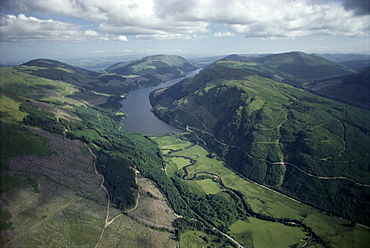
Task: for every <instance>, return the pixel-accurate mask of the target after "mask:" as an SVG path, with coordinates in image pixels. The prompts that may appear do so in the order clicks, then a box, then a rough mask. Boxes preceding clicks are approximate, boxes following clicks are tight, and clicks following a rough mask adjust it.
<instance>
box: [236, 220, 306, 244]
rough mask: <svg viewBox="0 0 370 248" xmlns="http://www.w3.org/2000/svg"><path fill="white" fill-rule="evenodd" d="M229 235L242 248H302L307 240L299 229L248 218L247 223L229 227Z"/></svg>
mask: <svg viewBox="0 0 370 248" xmlns="http://www.w3.org/2000/svg"><path fill="white" fill-rule="evenodd" d="M229 233H230V235H231V236H233V237H234V238H235V239H237V240H238V241H239V242H240V243H241V244H242V245H244V247H274V248H279V247H281V248H283V247H289V246H291V245H294V244H298V245H300V246H302V245H303V244H304V243H305V241H304V240H305V239H308V237H307V236H305V233H304V232H302V230H300V228H296V227H290V226H284V225H281V224H280V223H276V222H269V221H263V220H259V219H256V218H248V221H242V220H238V221H237V222H235V223H234V224H233V225H232V226H231V227H230V232H229Z"/></svg>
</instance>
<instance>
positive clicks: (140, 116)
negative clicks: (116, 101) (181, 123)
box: [120, 69, 201, 135]
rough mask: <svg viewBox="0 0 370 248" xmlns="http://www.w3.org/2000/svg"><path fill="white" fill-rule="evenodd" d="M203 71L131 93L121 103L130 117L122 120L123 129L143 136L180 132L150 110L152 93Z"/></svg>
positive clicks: (196, 71) (123, 110)
mask: <svg viewBox="0 0 370 248" xmlns="http://www.w3.org/2000/svg"><path fill="white" fill-rule="evenodd" d="M200 70H201V69H198V70H195V71H192V72H189V73H188V74H186V76H184V77H181V78H176V79H172V80H168V81H166V82H164V83H161V84H159V85H157V86H154V87H148V88H143V89H138V90H135V91H132V92H130V94H128V96H127V97H126V98H125V99H124V100H122V101H121V104H122V105H123V106H122V108H121V109H120V110H121V111H122V112H124V113H126V114H128V115H129V116H128V117H126V118H124V119H123V120H122V123H123V127H122V129H123V130H125V131H130V132H137V133H141V134H143V135H160V134H165V133H171V132H180V131H179V130H177V129H176V128H174V127H172V126H170V125H168V124H167V123H165V122H163V121H161V120H160V119H158V118H157V117H156V116H155V115H154V114H153V113H152V112H151V111H150V109H151V108H152V106H151V105H150V102H149V94H150V92H152V91H154V90H156V89H159V88H164V87H168V86H171V85H174V84H175V83H178V82H180V81H181V80H183V79H184V78H187V77H191V76H194V75H196V74H197V73H198V72H199V71H200Z"/></svg>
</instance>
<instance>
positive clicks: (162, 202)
mask: <svg viewBox="0 0 370 248" xmlns="http://www.w3.org/2000/svg"><path fill="white" fill-rule="evenodd" d="M137 182H138V185H139V188H140V197H139V202H138V206H137V208H135V209H134V210H132V211H130V212H128V213H127V215H128V216H129V217H131V218H133V219H134V220H137V221H139V222H140V223H142V224H144V225H146V226H149V227H153V228H156V229H161V230H166V231H170V232H173V231H174V228H173V227H172V222H173V221H174V220H175V219H176V216H175V214H174V212H173V210H172V209H171V208H170V207H169V205H168V202H167V201H166V198H165V197H164V196H163V194H162V193H161V192H160V191H159V189H158V188H157V187H156V185H155V184H154V182H153V181H151V180H149V179H147V178H143V177H138V178H137Z"/></svg>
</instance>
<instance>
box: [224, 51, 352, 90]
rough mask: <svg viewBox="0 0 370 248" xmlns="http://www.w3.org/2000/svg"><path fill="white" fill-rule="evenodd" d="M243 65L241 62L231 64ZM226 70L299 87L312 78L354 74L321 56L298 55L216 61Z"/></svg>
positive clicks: (234, 57)
mask: <svg viewBox="0 0 370 248" xmlns="http://www.w3.org/2000/svg"><path fill="white" fill-rule="evenodd" d="M233 61H234V62H243V63H234V65H233ZM217 63H218V64H221V63H222V64H225V65H226V66H228V67H232V68H238V69H243V70H248V71H253V73H256V74H258V75H260V76H263V77H266V78H270V79H273V80H275V81H279V82H283V83H287V84H290V85H293V86H296V87H302V83H304V82H307V81H312V80H315V79H322V78H326V77H332V76H341V75H346V74H350V73H353V72H354V71H352V70H350V69H348V68H346V67H344V66H342V65H339V64H337V63H334V62H332V61H329V60H326V59H324V58H322V57H319V56H315V55H309V54H306V53H302V52H289V53H281V54H269V55H259V56H241V55H236V54H233V55H230V56H227V57H225V58H223V59H221V60H219V61H218V62H217Z"/></svg>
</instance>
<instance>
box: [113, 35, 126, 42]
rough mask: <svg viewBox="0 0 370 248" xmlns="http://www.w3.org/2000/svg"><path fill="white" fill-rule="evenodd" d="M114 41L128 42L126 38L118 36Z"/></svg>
mask: <svg viewBox="0 0 370 248" xmlns="http://www.w3.org/2000/svg"><path fill="white" fill-rule="evenodd" d="M114 40H118V41H128V39H127V37H126V36H124V35H120V36H118V37H117V38H115V39H114Z"/></svg>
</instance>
